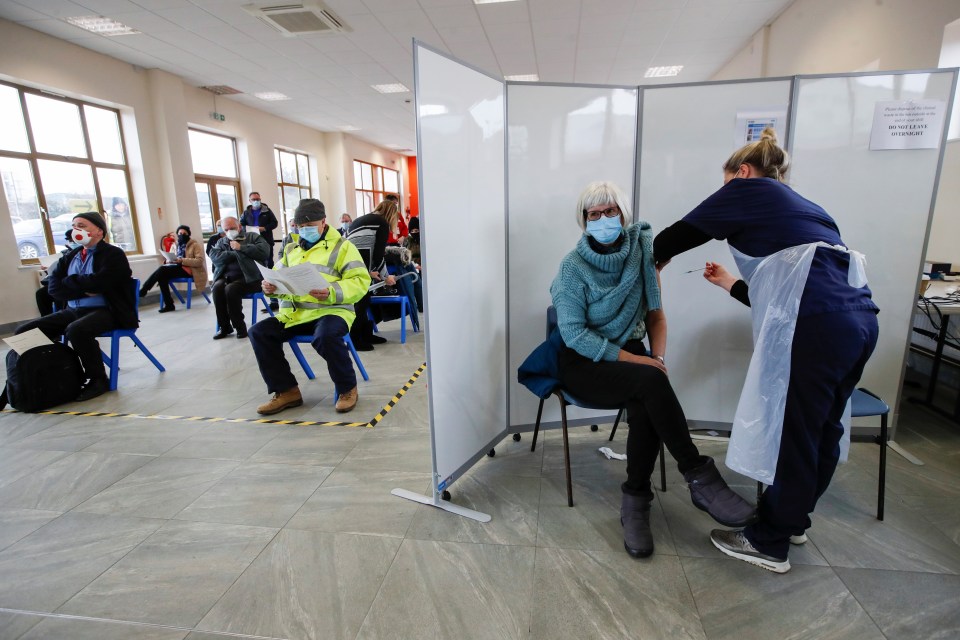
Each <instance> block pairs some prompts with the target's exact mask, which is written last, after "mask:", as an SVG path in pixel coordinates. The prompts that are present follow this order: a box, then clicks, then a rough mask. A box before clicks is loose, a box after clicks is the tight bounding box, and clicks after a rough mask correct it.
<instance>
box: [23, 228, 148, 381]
mask: <svg viewBox="0 0 960 640" xmlns="http://www.w3.org/2000/svg"><path fill="white" fill-rule="evenodd" d="M106 234H107V223H106V222H104V220H103V216H101V215H100V214H99V213H96V212H95V211H90V212H87V213H79V214H77V215H76V216H75V217H74V218H73V239H74V241H75V242H77V243H78V244H79V245H80V246H77V247H74V248H73V249H71V250H70V251H69V252H68V253H67V254H66V255H65V256H63V257H62V258H60V260H59V261H58V262H57V263H56V264H55V265H54V266H53V267H51V268H50V277H49V282H48V286H49V287H50V295H51V296H53V298H54V300H56V301H57V302H58V303H60V304H61V305H62V306H63V307H64V309H63V311H57V312H56V313H52V314H50V315H48V316H44V317H42V318H37V319H36V320H29V321H27V322H25V323H23V324H21V325H20V326H19V327H17V330H16V333H23V332H24V331H29V330H30V329H40V331H42V332H43V333H44V335H46V336H47V337H48V338H50V339H51V340H59V339H60V337H61V336H66V338H67V340H68V341H69V342H70V344H71V345H72V346H73V349H74V351H76V352H77V356H79V358H80V363H81V365H83V372H84V375H85V376H86V378H87V380H86V383H85V384H84V386H83V391H82V392H81V393H80V397H79V398H77V399H78V400H89V399H91V398H96V397H97V396H99V395H101V394H103V393H105V392H107V391H109V390H110V383H109V381H108V380H107V372H106V370H105V369H104V367H103V360H101V359H100V344H99V343H98V342H97V336H99V335H100V334H102V333H106V332H108V331H113V330H114V329H135V328H136V327H137V325H138V324H139V323H138V321H137V312H136V306H135V299H134V292H133V283H132V281H131V280H130V274H131V272H130V264H129V263H128V262H127V255H126V254H125V253H124V252H123V249H120V248H119V247H114V246H113V245H111V244H108V243H107V242H105V241H103V240H104V236H105V235H106Z"/></svg>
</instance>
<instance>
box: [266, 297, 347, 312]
mask: <svg viewBox="0 0 960 640" xmlns="http://www.w3.org/2000/svg"><path fill="white" fill-rule="evenodd" d="M280 308H281V309H294V310H296V309H346V310H347V311H349V312H351V313H355V311H354V310H353V305H352V304H320V303H319V302H293V301H290V300H281V301H280Z"/></svg>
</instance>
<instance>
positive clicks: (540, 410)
mask: <svg viewBox="0 0 960 640" xmlns="http://www.w3.org/2000/svg"><path fill="white" fill-rule="evenodd" d="M543 402H544V398H540V406H539V407H537V422H536V424H534V425H533V442H532V443H531V444H530V451H536V450H537V435H538V434H539V433H540V417H541V416H542V415H543Z"/></svg>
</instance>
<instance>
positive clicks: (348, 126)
mask: <svg viewBox="0 0 960 640" xmlns="http://www.w3.org/2000/svg"><path fill="white" fill-rule="evenodd" d="M338 129H340V131H360V127H355V126H353V125H352V124H345V125H341V126H340V127H338Z"/></svg>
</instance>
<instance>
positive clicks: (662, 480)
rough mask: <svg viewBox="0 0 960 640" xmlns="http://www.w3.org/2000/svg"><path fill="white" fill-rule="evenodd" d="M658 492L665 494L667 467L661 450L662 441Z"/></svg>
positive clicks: (661, 442) (661, 443) (661, 448)
mask: <svg viewBox="0 0 960 640" xmlns="http://www.w3.org/2000/svg"><path fill="white" fill-rule="evenodd" d="M660 491H662V492H664V493H666V492H667V465H666V458H665V456H664V450H663V440H661V441H660Z"/></svg>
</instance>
